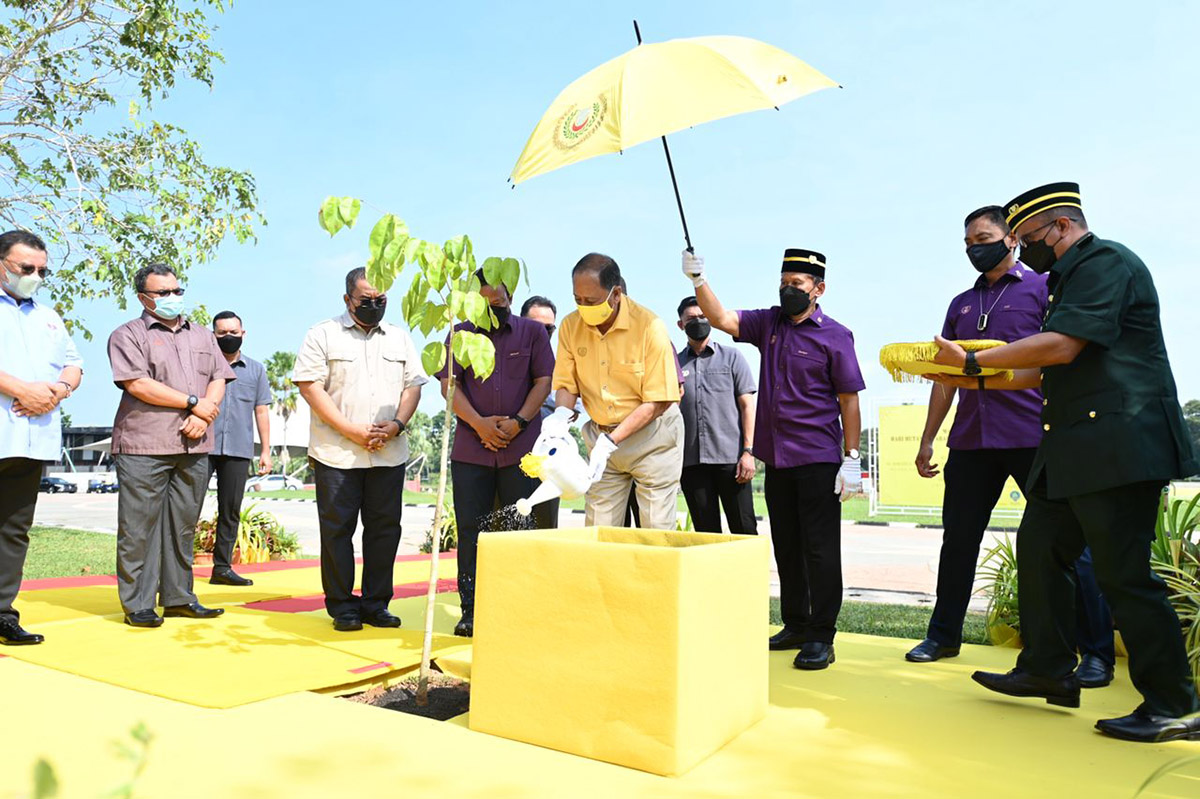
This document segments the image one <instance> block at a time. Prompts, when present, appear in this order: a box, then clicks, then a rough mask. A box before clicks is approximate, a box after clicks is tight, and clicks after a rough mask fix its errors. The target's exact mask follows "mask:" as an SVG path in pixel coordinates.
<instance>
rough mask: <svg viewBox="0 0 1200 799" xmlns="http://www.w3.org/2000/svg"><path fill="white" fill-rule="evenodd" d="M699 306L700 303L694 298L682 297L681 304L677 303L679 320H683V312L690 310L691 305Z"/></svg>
mask: <svg viewBox="0 0 1200 799" xmlns="http://www.w3.org/2000/svg"><path fill="white" fill-rule="evenodd" d="M699 304H700V301H699V300H697V299H696V297H695V296H691V297H684V298H683V302H681V303H679V312H678V316H679V318H680V319H682V318H683V312H684V311H686V310H687V309H688V308H691V307H692V306H693V305H699Z"/></svg>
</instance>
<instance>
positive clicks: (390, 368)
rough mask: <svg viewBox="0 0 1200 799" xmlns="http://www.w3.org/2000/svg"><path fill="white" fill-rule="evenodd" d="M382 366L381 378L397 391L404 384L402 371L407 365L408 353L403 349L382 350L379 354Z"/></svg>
mask: <svg viewBox="0 0 1200 799" xmlns="http://www.w3.org/2000/svg"><path fill="white" fill-rule="evenodd" d="M379 361H380V365H381V366H382V368H383V379H384V380H385V381H387V384H388V386H389V388H391V389H395V390H396V391H397V392H399V391H400V390H401V389H402V388H403V386H404V371H405V368H406V367H407V365H408V353H406V352H405V351H404V350H384V351H383V352H381V353H380V354H379Z"/></svg>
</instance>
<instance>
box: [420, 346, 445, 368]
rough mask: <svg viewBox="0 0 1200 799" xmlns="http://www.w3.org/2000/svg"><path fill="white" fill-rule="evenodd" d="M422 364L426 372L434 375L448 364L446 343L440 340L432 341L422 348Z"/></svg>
mask: <svg viewBox="0 0 1200 799" xmlns="http://www.w3.org/2000/svg"><path fill="white" fill-rule="evenodd" d="M421 366H423V367H425V374H427V375H430V376H433V375H435V374H437V373H438V372H440V371H441V370H442V369H443V368H444V367H445V366H446V345H445V344H443V343H442V342H440V341H431V342H429V343H428V344H426V345H425V349H423V350H421Z"/></svg>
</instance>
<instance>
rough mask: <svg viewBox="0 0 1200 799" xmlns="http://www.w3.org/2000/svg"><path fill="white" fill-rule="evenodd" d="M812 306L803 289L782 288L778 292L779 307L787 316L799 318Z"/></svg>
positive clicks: (809, 297) (793, 287)
mask: <svg viewBox="0 0 1200 799" xmlns="http://www.w3.org/2000/svg"><path fill="white" fill-rule="evenodd" d="M810 305H812V297H811V296H809V293H808V292H807V291H805V290H804V289H798V288H796V287H795V286H784V287H783V288H781V289H780V290H779V306H780V307H781V308H783V312H784V313H785V314H786V315H788V316H799V315H800V314H802V313H804V312H805V311H807V310H808V306H810Z"/></svg>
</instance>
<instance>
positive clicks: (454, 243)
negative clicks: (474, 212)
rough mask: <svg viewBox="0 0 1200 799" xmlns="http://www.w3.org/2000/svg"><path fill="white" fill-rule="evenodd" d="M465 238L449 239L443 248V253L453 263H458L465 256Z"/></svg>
mask: <svg viewBox="0 0 1200 799" xmlns="http://www.w3.org/2000/svg"><path fill="white" fill-rule="evenodd" d="M463 238H464V237H463V236H455V237H454V238H452V239H448V240H447V241H446V243H445V244H444V245H443V246H442V252H444V253H446V257H447V258H449V259H450V260H451V261H457V260H459V259H461V258H462V256H463Z"/></svg>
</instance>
